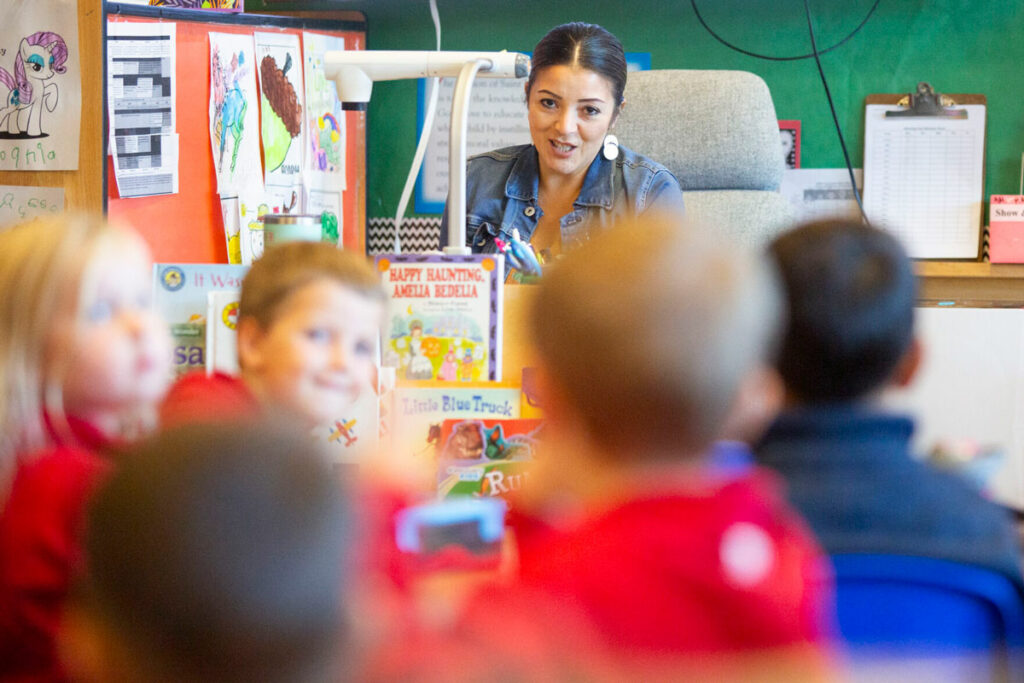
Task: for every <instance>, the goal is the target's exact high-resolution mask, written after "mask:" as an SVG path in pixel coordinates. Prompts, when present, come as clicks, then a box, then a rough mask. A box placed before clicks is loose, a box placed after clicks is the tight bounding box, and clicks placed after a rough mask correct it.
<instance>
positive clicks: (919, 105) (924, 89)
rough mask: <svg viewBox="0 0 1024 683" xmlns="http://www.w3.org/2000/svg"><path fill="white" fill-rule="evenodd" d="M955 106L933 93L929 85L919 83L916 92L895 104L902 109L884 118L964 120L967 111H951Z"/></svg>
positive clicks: (886, 113) (953, 103) (950, 100)
mask: <svg viewBox="0 0 1024 683" xmlns="http://www.w3.org/2000/svg"><path fill="white" fill-rule="evenodd" d="M955 105H956V102H954V101H953V98H952V97H949V96H948V95H942V94H940V93H937V92H935V89H934V88H932V86H931V84H930V83H927V82H925V81H921V82H920V83H918V84H917V92H913V93H910V94H909V95H904V96H903V97H902V98H901V99H900V101H899V102H897V103H896V106H898V107H904V108H903V109H898V110H894V111H887V112H885V116H886V118H889V117H909V116H941V117H942V118H946V119H966V118H967V110H966V109H953V108H952V107H954V106H955Z"/></svg>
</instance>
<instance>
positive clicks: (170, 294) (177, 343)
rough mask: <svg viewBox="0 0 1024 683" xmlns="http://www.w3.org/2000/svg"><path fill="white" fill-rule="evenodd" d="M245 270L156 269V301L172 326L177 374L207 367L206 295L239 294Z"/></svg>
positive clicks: (217, 266)
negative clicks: (223, 292)
mask: <svg viewBox="0 0 1024 683" xmlns="http://www.w3.org/2000/svg"><path fill="white" fill-rule="evenodd" d="M246 270H248V267H247V266H240V265H228V264H224V263H156V264H154V265H153V301H154V305H155V307H156V310H157V311H159V313H160V314H161V315H162V316H163V318H164V320H166V321H167V323H168V324H169V325H170V326H171V334H172V336H173V341H174V359H173V360H174V371H175V373H176V374H181V373H183V372H188V371H189V370H196V369H199V368H205V367H206V315H207V306H208V301H207V293H208V292H211V291H217V290H238V289H239V288H240V287H241V286H242V278H243V277H244V276H245V272H246Z"/></svg>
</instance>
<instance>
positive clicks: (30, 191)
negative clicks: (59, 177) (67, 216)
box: [0, 185, 64, 228]
mask: <svg viewBox="0 0 1024 683" xmlns="http://www.w3.org/2000/svg"><path fill="white" fill-rule="evenodd" d="M63 210H64V188H63V187H22V186H19V185H0V228H6V227H9V226H12V225H14V224H16V223H21V222H22V221H27V220H29V219H31V218H36V217H38V216H45V215H48V214H51V213H60V212H61V211H63Z"/></svg>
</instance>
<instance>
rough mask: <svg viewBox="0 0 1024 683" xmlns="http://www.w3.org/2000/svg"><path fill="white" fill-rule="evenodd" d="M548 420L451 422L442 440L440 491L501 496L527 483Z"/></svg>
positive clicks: (445, 424) (447, 495)
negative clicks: (545, 421) (544, 425)
mask: <svg viewBox="0 0 1024 683" xmlns="http://www.w3.org/2000/svg"><path fill="white" fill-rule="evenodd" d="M543 424H544V422H543V420H528V419H519V420H516V419H502V420H478V419H471V420H445V421H444V422H442V423H441V432H440V435H439V438H438V443H437V492H438V494H439V495H440V496H441V497H442V498H451V497H456V496H472V497H478V498H479V497H485V498H486V497H501V498H504V497H506V496H507V495H509V494H510V493H513V492H515V491H518V490H520V489H521V488H523V486H525V485H526V482H527V479H528V477H529V469H530V465H531V463H532V462H533V460H534V458H535V457H536V450H537V444H538V441H539V439H540V438H541V431H542V428H543Z"/></svg>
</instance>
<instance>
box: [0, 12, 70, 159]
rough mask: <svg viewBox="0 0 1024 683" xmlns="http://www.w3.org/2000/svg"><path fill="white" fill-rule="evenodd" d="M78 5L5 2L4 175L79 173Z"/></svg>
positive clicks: (0, 36)
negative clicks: (9, 173)
mask: <svg viewBox="0 0 1024 683" xmlns="http://www.w3.org/2000/svg"><path fill="white" fill-rule="evenodd" d="M81 112H82V81H81V68H80V66H79V51H78V3H77V2H75V1H74V0H2V2H0V171H63V170H72V169H76V168H78V143H79V136H80V134H81V130H82V120H81Z"/></svg>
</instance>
